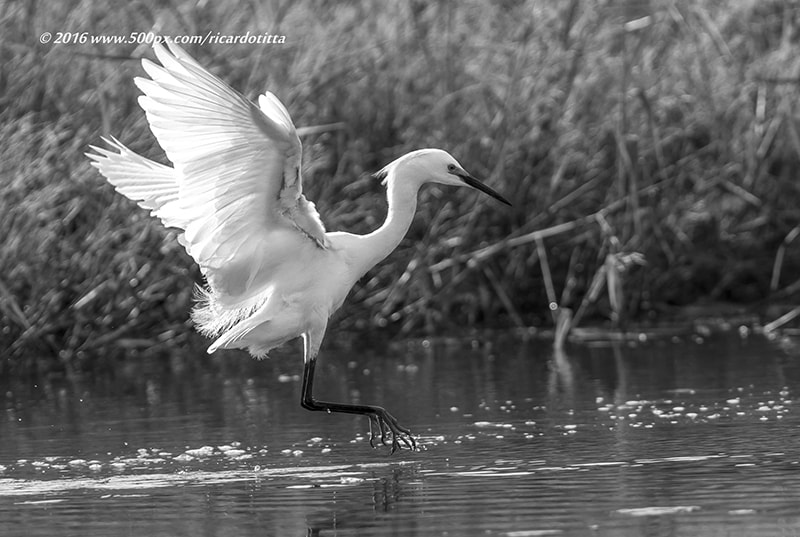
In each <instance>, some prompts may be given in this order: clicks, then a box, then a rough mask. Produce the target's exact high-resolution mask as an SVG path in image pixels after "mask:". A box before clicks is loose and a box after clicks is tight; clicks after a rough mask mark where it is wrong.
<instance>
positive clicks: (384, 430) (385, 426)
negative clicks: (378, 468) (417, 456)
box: [368, 407, 417, 453]
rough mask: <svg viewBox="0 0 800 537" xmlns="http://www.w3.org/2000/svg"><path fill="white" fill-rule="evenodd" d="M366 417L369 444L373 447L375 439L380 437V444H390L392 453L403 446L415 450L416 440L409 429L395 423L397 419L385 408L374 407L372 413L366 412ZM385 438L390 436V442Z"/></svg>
mask: <svg viewBox="0 0 800 537" xmlns="http://www.w3.org/2000/svg"><path fill="white" fill-rule="evenodd" d="M368 417H369V445H370V446H372V447H373V448H375V447H377V446H376V445H375V439H376V438H380V441H381V444H383V445H384V446H388V445H391V446H392V453H394V452H395V451H397V450H398V449H403V447H406V448H408V449H410V450H411V451H416V450H417V441H416V440H414V436H413V435H412V434H411V431H410V430H408V429H406V428H405V427H403V426H402V425H400V424H399V423H397V419H395V417H394V416H392V415H391V414H389V413H388V412H387V411H386V410H384V409H383V408H380V407H376V408H375V412H374V413H373V414H368ZM376 429H377V432H376ZM387 438H391V442H387Z"/></svg>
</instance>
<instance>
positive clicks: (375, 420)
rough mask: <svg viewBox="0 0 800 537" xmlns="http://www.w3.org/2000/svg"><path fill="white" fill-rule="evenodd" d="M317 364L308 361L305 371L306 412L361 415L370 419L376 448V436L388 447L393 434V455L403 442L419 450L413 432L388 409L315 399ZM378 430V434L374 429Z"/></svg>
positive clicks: (303, 397)
mask: <svg viewBox="0 0 800 537" xmlns="http://www.w3.org/2000/svg"><path fill="white" fill-rule="evenodd" d="M316 364H317V359H316V357H314V358H311V359H307V360H306V363H305V367H304V369H303V388H302V395H301V397H300V404H301V405H302V407H303V408H305V409H306V410H313V411H323V412H344V413H347V414H361V415H363V416H367V417H368V418H369V443H370V445H371V446H372V447H375V442H374V441H375V438H376V436H379V437H380V440H381V443H382V444H384V445H387V442H386V437H387V435H389V434H391V446H392V453H394V452H395V451H397V450H398V449H400V448H401V445H400V443H401V442H402V443H403V444H404V445H405V446H406V447H407V448H409V449H411V450H412V451H413V450H416V449H417V443H416V441H415V440H414V437H413V436H412V435H411V431H409V430H408V429H406V428H405V427H403V426H402V425H400V424H399V423H397V420H396V419H395V417H394V416H392V415H391V414H389V413H388V412H387V411H386V409H384V408H382V407H379V406H373V405H351V404H345V403H331V402H327V401H318V400H316V399H314V395H313V393H312V392H313V389H314V369H315V367H316ZM373 425H374V426H375V427H376V428H377V430H378V431H377V434H376V433H375V430H374V429H373Z"/></svg>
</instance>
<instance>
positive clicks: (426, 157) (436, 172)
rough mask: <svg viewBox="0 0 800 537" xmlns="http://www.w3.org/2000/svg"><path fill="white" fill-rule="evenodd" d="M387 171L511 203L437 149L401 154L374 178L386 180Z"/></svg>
mask: <svg viewBox="0 0 800 537" xmlns="http://www.w3.org/2000/svg"><path fill="white" fill-rule="evenodd" d="M391 172H394V173H395V174H402V175H403V176H404V177H410V178H415V179H417V180H419V181H421V182H430V183H440V184H442V185H451V186H469V187H472V188H474V189H476V190H480V191H481V192H483V193H484V194H488V195H489V196H491V197H493V198H494V199H496V200H498V201H501V202H503V203H505V204H506V205H511V203H510V202H509V201H508V200H507V199H505V198H504V197H503V196H501V195H500V194H499V193H497V192H496V191H495V190H494V189H492V188H490V187H488V186H486V185H484V184H483V183H481V182H480V181H478V180H477V179H475V178H474V177H473V176H472V175H470V174H469V173H467V172H466V170H464V168H462V167H461V164H459V163H458V161H457V160H456V159H455V158H453V156H452V155H450V153H448V152H447V151H442V150H441V149H420V150H418V151H412V152H411V153H408V154H407V155H403V156H402V157H400V158H399V159H397V160H395V161H394V162H392V163H390V164H388V165H387V166H386V167H385V168H383V169H382V170H381V171H379V172H378V173H376V174H375V177H377V178H378V179H384V180H385V179H386V178H387V177H388V176H389V174H390V173H391Z"/></svg>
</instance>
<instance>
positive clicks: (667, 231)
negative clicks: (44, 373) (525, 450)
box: [0, 0, 800, 363]
mask: <svg viewBox="0 0 800 537" xmlns="http://www.w3.org/2000/svg"><path fill="white" fill-rule="evenodd" d="M375 5H376V4H373V3H367V2H364V3H358V2H347V3H318V2H312V1H311V0H307V1H301V2H288V1H287V2H277V1H275V2H267V3H260V2H246V1H240V0H230V1H228V2H200V7H189V6H184V5H181V4H180V3H178V2H173V3H167V4H164V3H161V2H155V1H141V2H134V3H130V4H120V5H118V6H116V7H115V8H114V9H109V8H107V7H105V6H104V5H102V4H100V3H97V2H94V1H91V0H67V1H63V2H41V1H39V2H37V1H31V2H27V3H23V2H8V1H6V2H0V60H2V61H1V62H0V110H1V111H0V118H2V121H1V122H0V125H1V126H0V129H1V130H2V140H3V144H2V146H1V147H0V172H1V173H2V191H0V194H1V195H0V229H2V230H3V231H2V233H0V315H2V318H1V320H2V333H0V338H2V341H3V342H4V343H5V345H7V346H8V348H9V349H10V351H11V352H10V353H8V352H7V353H5V356H4V358H5V359H6V360H11V361H13V360H15V359H18V360H23V359H24V358H23V357H25V356H32V354H31V353H32V352H36V353H39V354H40V355H47V356H49V355H59V356H61V358H62V360H63V361H66V362H70V363H71V362H72V361H74V360H75V359H76V357H77V358H80V357H82V356H86V357H91V356H94V355H96V354H97V353H98V352H100V351H106V350H109V349H112V348H118V347H124V348H132V349H141V348H147V349H153V348H171V347H172V346H175V345H182V344H184V343H185V342H186V339H187V338H188V337H189V336H188V334H189V333H190V329H189V327H188V324H187V322H188V321H187V319H188V310H189V305H190V301H191V292H192V285H193V282H195V281H199V277H198V274H197V271H196V270H195V269H194V268H193V266H192V263H191V260H190V259H189V258H188V257H187V256H186V255H185V253H183V252H182V250H181V248H180V247H179V246H178V245H177V244H176V243H175V241H174V240H171V239H170V237H169V235H170V233H169V232H168V231H165V230H163V229H161V228H160V227H159V226H158V225H157V223H156V222H155V221H153V220H152V219H150V218H148V217H147V215H146V214H144V213H143V211H140V210H138V209H137V208H136V207H135V206H134V205H133V204H132V203H129V202H127V201H126V200H124V199H122V197H121V196H119V195H116V194H115V193H114V192H113V190H112V189H111V188H110V187H109V186H108V185H105V184H104V183H103V181H102V180H101V178H100V177H99V176H98V175H97V174H96V173H95V172H94V170H93V169H91V168H90V167H89V165H88V162H87V161H86V159H85V158H84V157H83V152H84V151H85V150H86V147H87V145H88V144H89V143H96V142H97V140H98V139H99V137H100V136H101V135H104V134H106V135H107V134H113V135H115V136H117V137H119V138H120V139H121V140H122V141H123V142H125V143H126V144H128V145H130V146H131V147H132V149H134V150H137V151H140V152H142V153H144V154H146V155H148V156H150V157H152V158H156V159H159V160H161V159H162V157H161V153H160V151H159V149H158V147H157V146H156V144H155V141H154V139H153V137H152V136H151V135H150V134H149V132H148V130H147V127H146V125H145V122H144V117H143V113H142V112H141V110H140V109H139V108H138V106H137V105H136V96H137V90H136V88H135V87H134V86H133V84H132V82H131V78H132V77H133V76H135V75H137V74H140V67H139V63H138V58H140V57H142V56H148V55H151V52H150V51H149V50H148V47H147V46H136V45H91V44H83V45H75V44H73V45H53V44H50V45H42V44H40V43H39V42H38V41H39V35H40V34H41V33H42V32H43V31H50V32H54V33H55V32H56V31H73V32H74V31H86V32H89V33H90V34H93V35H100V34H116V35H127V34H129V33H131V32H142V31H149V30H151V29H154V28H155V29H156V30H157V31H159V32H161V33H163V34H166V35H177V34H200V35H205V34H206V33H207V32H208V31H209V30H212V31H214V32H221V33H223V34H225V33H227V34H241V33H244V32H245V31H247V30H250V31H251V32H252V33H263V32H271V33H276V34H284V35H286V36H287V42H286V44H284V45H272V46H270V45H213V46H212V45H209V46H204V47H192V46H187V47H186V48H188V49H189V50H190V52H192V53H193V54H194V55H195V56H196V57H197V58H198V60H199V61H200V62H201V63H202V64H204V65H206V66H209V67H210V68H211V69H212V70H213V71H214V72H216V73H218V74H219V75H220V76H222V77H223V78H224V79H225V80H227V81H228V82H230V83H231V84H232V85H233V86H234V87H236V88H238V89H240V90H242V91H243V93H245V94H246V95H248V96H250V97H254V96H255V95H257V94H258V93H259V92H261V91H263V90H264V88H270V89H271V90H272V91H274V92H275V93H276V94H277V95H279V97H280V98H281V99H282V100H283V101H284V102H285V103H286V104H287V106H288V108H289V110H290V111H291V113H292V115H293V117H294V119H295V122H296V123H297V124H298V125H315V124H322V123H330V122H345V123H346V129H345V130H344V131H340V132H336V133H329V134H323V135H316V136H313V137H310V138H308V139H306V140H305V143H306V157H307V158H306V160H307V162H306V172H305V173H306V184H307V189H306V190H307V193H308V195H309V197H310V198H311V199H313V200H315V201H316V202H317V205H318V207H319V209H320V212H321V214H322V215H323V218H324V219H325V223H326V225H327V227H328V228H329V229H347V230H350V231H354V232H365V231H368V230H371V229H373V228H374V227H376V226H377V225H378V224H379V223H380V221H381V219H382V217H383V212H382V209H380V207H382V205H383V201H382V197H383V193H382V192H381V188H380V186H379V185H378V184H377V182H375V181H373V180H372V179H371V178H370V177H369V175H368V174H369V172H372V171H374V170H376V169H378V168H379V167H380V166H382V165H383V164H385V163H386V162H388V161H389V160H391V159H393V158H394V157H396V156H398V155H400V154H402V153H403V152H405V151H408V150H412V149H416V148H419V147H425V146H435V147H442V148H445V149H447V150H449V151H450V152H451V153H452V154H454V155H456V157H457V158H459V159H460V160H461V162H462V164H464V166H465V167H466V168H467V169H468V170H470V171H471V172H472V173H473V174H475V175H476V176H479V177H482V178H484V179H485V180H486V181H487V182H488V183H489V184H491V185H492V186H493V187H496V188H497V189H498V190H500V191H501V192H503V193H504V194H506V196H507V197H509V198H510V199H512V200H513V201H514V202H515V205H514V208H513V209H511V210H506V209H504V208H501V207H499V206H497V205H495V204H493V203H492V202H490V201H487V200H486V199H482V198H480V197H479V196H477V195H475V194H473V193H468V192H461V191H459V192H451V191H448V192H446V193H445V192H444V191H442V190H439V189H437V188H428V189H426V190H425V191H423V192H422V194H421V198H422V203H421V204H420V206H421V209H420V214H419V215H418V217H417V219H416V221H415V224H414V225H413V226H412V229H411V231H410V233H409V236H408V240H406V241H405V242H404V243H403V244H402V245H401V247H400V250H399V251H398V252H396V253H395V254H393V255H392V256H391V257H390V259H389V261H388V262H386V263H384V264H382V265H380V266H378V267H376V268H375V269H374V270H373V271H371V272H370V273H369V274H368V276H367V277H366V278H365V279H364V280H363V281H362V282H361V283H360V284H359V285H358V286H357V288H356V289H355V291H354V292H353V294H352V296H351V300H350V301H349V303H348V305H347V306H345V309H344V312H343V313H342V314H341V316H340V318H339V323H340V325H341V326H344V327H349V328H355V329H366V328H368V327H383V326H387V325H388V326H389V327H392V328H394V329H395V330H401V331H403V332H406V333H408V332H412V331H433V330H435V329H437V328H439V327H442V326H443V325H460V326H465V325H472V324H476V323H477V324H492V325H508V324H534V325H535V324H541V323H552V320H551V318H550V313H549V310H548V308H547V304H548V302H549V301H552V300H553V297H555V299H556V302H558V303H559V305H560V306H562V307H570V308H573V309H576V310H579V312H580V315H581V316H586V315H591V314H594V315H597V314H600V315H605V314H608V315H611V314H613V315H616V316H619V315H620V312H621V311H624V312H625V315H627V316H632V317H635V318H636V317H638V318H641V317H643V316H647V315H648V314H651V313H652V312H659V311H662V310H663V309H664V308H665V307H667V306H669V305H680V304H686V303H690V302H693V301H696V300H698V299H703V298H705V299H714V300H733V301H742V302H752V301H756V300H760V299H764V298H767V297H768V296H769V292H770V277H771V275H772V274H773V273H776V272H777V273H778V274H783V279H784V280H786V281H778V282H774V281H773V283H772V285H773V288H774V289H775V291H777V292H781V290H783V289H795V288H797V282H794V281H792V279H793V276H791V275H792V274H796V273H797V269H798V266H799V265H800V257H799V256H798V255H797V254H796V253H794V252H793V251H792V248H784V249H783V250H782V251H781V258H780V265H781V266H780V267H778V269H779V270H777V271H776V270H774V268H773V265H775V263H774V260H775V254H776V251H777V250H778V248H779V246H780V245H781V242H782V241H783V239H784V238H785V237H786V236H787V235H788V234H789V233H790V232H791V230H792V229H793V228H794V226H795V225H796V223H797V221H798V218H800V214H798V212H800V210H798V207H799V206H800V204H799V203H798V187H797V182H796V179H795V176H794V174H795V171H796V170H797V169H798V160H800V136H798V119H797V116H798V112H797V104H796V102H797V99H796V98H795V94H796V91H797V85H798V80H800V79H799V78H798V77H800V59H798V55H797V54H796V51H797V44H798V40H800V39H799V38H798V35H800V34H799V32H800V29H799V28H798V20H800V8H798V7H797V6H795V5H794V4H784V3H783V2H764V1H752V2H733V1H731V2H712V1H709V2H702V3H699V4H698V3H696V2H678V3H675V2H658V1H655V2H607V3H605V4H603V5H602V6H598V3H596V2H589V1H582V0H572V1H570V2H557V3H553V2H546V1H533V0H530V1H518V2H513V3H503V4H499V3H498V4H494V3H487V2H481V1H478V0H472V1H468V2H459V3H456V2H447V1H443V0H442V1H438V2H414V3H409V4H406V3H397V4H394V3H392V4H386V5H383V4H381V5H382V6H383V8H382V9H381V10H378V9H374V6H375ZM376 207H377V208H376ZM542 230H546V231H545V232H542ZM537 243H538V247H537ZM543 247H544V248H545V249H546V251H547V259H546V264H541V263H540V262H543V261H544V259H542V256H541V252H542V251H543ZM634 252H639V253H641V254H643V255H644V257H645V259H646V261H647V265H646V266H645V267H644V268H641V267H639V266H638V265H635V266H631V267H628V269H629V270H626V271H624V272H620V273H619V274H617V273H616V272H613V271H612V273H608V272H602V273H601V272H600V271H601V268H602V267H604V266H607V267H612V266H614V264H613V263H611V262H610V261H609V260H612V261H613V260H615V259H616V260H620V259H626V256H630V255H631V254H633V253H634ZM609 256H610V257H609ZM545 266H546V272H545V273H546V274H549V276H548V278H547V285H545V281H544V280H543V276H542V271H541V269H540V267H545ZM603 270H608V269H603ZM598 274H602V275H603V277H605V278H611V277H612V276H613V277H614V278H615V279H613V285H612V280H608V282H609V286H610V287H609V289H611V288H613V289H614V296H612V300H611V302H613V304H612V303H610V302H609V300H608V298H607V296H606V295H604V294H602V293H599V294H597V296H596V297H593V298H596V300H593V301H587V300H586V297H589V296H591V293H592V282H593V281H595V282H596V281H599V280H598V278H600V276H598ZM620 278H621V279H620ZM773 280H774V278H773ZM793 284H794V287H792V285H793ZM623 291H624V292H623ZM548 292H549V294H550V295H551V296H550V297H549V298H548ZM604 297H605V298H604ZM581 304H583V306H581ZM612 306H613V307H612ZM15 357H16V358H15Z"/></svg>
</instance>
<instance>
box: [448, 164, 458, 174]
mask: <svg viewBox="0 0 800 537" xmlns="http://www.w3.org/2000/svg"><path fill="white" fill-rule="evenodd" d="M447 171H448V172H450V173H453V172H454V171H456V165H455V164H448V165H447Z"/></svg>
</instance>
